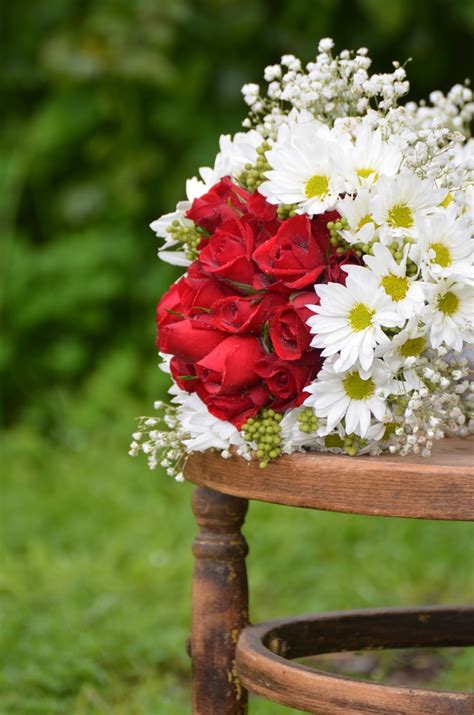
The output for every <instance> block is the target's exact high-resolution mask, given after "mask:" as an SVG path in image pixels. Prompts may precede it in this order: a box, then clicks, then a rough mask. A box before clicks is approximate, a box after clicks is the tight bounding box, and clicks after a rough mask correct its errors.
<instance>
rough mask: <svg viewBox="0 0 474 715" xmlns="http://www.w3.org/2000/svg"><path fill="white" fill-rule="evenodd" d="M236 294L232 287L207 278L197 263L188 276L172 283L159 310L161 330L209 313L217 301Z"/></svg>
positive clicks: (159, 304)
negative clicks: (169, 324)
mask: <svg viewBox="0 0 474 715" xmlns="http://www.w3.org/2000/svg"><path fill="white" fill-rule="evenodd" d="M234 293H235V291H234V289H233V288H231V286H228V285H226V284H225V283H221V281H218V280H217V279H216V278H214V277H213V276H210V275H207V274H206V273H204V271H203V270H202V268H201V266H200V265H199V263H198V262H194V263H193V264H192V265H191V266H190V267H189V269H188V273H187V275H185V276H183V277H182V278H180V279H179V280H178V281H177V282H176V283H173V285H172V286H171V288H170V289H169V290H168V291H166V293H165V294H164V295H163V297H162V298H161V300H160V302H159V303H158V307H157V310H156V320H157V324H158V327H159V328H160V327H163V326H164V325H167V324H168V323H175V322H176V321H177V320H182V319H183V318H187V317H189V316H190V315H193V314H194V315H197V314H199V313H202V312H203V310H202V309H203V308H207V309H210V308H211V307H212V306H213V305H214V304H215V303H216V301H218V300H220V299H221V298H225V297H226V296H228V295H233V294H234Z"/></svg>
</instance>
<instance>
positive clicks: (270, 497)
mask: <svg viewBox="0 0 474 715" xmlns="http://www.w3.org/2000/svg"><path fill="white" fill-rule="evenodd" d="M185 476H186V479H188V480H189V481H191V482H193V483H194V484H198V485H199V486H203V487H209V488H210V489H213V490H215V491H218V492H223V493H224V494H231V495H233V496H239V497H243V498H246V499H257V500H260V501H265V502H272V503H275V504H286V505H290V506H298V507H306V508H308V509H322V510H325V511H336V512H350V513H353V514H371V515H376V516H401V517H409V518H418V519H445V520H455V521H460V520H466V521H470V520H474V439H473V438H472V437H467V438H464V439H462V438H452V439H445V440H441V441H440V442H438V443H437V444H436V445H435V448H434V450H433V454H432V456H431V457H430V458H428V459H425V458H423V457H414V456H409V457H399V456H393V455H384V456H381V457H369V456H367V457H346V456H343V455H335V454H328V453H315V452H308V453H300V452H297V453H294V454H292V455H287V456H284V457H281V458H280V459H277V460H275V462H272V463H270V464H269V466H268V467H267V469H260V468H259V467H258V464H257V463H256V462H253V461H252V462H246V461H245V460H243V459H242V458H241V457H237V456H232V457H231V458H230V459H228V460H223V458H222V457H221V456H220V455H219V454H218V453H216V452H196V453H194V454H192V455H191V457H190V458H189V459H188V462H187V464H186V469H185Z"/></svg>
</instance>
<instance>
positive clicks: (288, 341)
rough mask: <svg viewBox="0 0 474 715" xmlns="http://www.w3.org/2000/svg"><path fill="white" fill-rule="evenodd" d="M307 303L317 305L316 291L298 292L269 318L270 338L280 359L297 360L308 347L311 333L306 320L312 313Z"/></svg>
mask: <svg viewBox="0 0 474 715" xmlns="http://www.w3.org/2000/svg"><path fill="white" fill-rule="evenodd" d="M307 305H319V297H318V296H317V295H316V293H311V292H309V291H307V292H305V293H298V295H296V296H295V297H294V298H293V299H292V300H291V301H290V302H289V303H287V304H286V305H283V306H282V307H281V308H278V309H277V310H276V311H275V312H274V313H273V315H272V316H271V318H270V339H271V341H272V345H273V347H274V348H275V352H276V354H277V355H278V357H280V358H282V360H299V358H300V357H301V355H302V354H303V353H304V352H305V351H306V350H308V348H309V345H310V342H311V334H310V331H309V326H308V325H307V324H306V321H307V320H308V318H309V317H310V316H311V315H313V313H312V312H311V310H309V308H307V307H306V306H307Z"/></svg>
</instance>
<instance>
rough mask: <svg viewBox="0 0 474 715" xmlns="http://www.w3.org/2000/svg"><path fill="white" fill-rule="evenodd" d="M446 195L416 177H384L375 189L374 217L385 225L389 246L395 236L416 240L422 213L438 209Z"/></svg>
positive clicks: (410, 175) (425, 180) (372, 206)
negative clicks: (413, 237) (414, 238)
mask: <svg viewBox="0 0 474 715" xmlns="http://www.w3.org/2000/svg"><path fill="white" fill-rule="evenodd" d="M445 193H446V191H443V190H442V189H437V188H436V186H435V185H434V182H433V181H431V180H428V179H418V178H417V177H416V176H415V175H414V174H399V175H398V176H382V177H380V179H379V181H377V183H376V184H375V186H374V187H373V195H372V197H371V199H370V209H371V210H370V213H371V215H372V216H373V217H374V220H375V221H376V223H378V224H380V225H382V224H384V228H385V229H386V230H385V231H384V235H385V242H388V243H390V242H391V241H392V238H393V236H415V235H416V218H417V216H418V214H419V212H420V211H426V210H427V209H430V208H431V209H432V208H434V207H436V206H438V204H439V203H440V202H441V201H442V200H443V197H444V195H445Z"/></svg>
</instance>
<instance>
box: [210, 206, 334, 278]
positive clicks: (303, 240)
mask: <svg viewBox="0 0 474 715" xmlns="http://www.w3.org/2000/svg"><path fill="white" fill-rule="evenodd" d="M326 231H327V229H326ZM204 250H206V249H204ZM253 258H254V260H255V261H256V263H257V264H258V266H259V268H260V269H261V270H262V271H263V272H264V273H266V274H268V275H270V276H272V278H273V279H274V280H275V281H281V282H282V283H283V285H284V286H286V287H287V288H290V289H292V290H299V289H301V288H305V287H307V286H309V285H311V284H313V283H315V281H316V280H317V279H318V278H319V276H320V275H321V273H322V272H323V271H324V269H325V267H326V260H325V257H324V254H323V251H322V250H321V248H320V246H319V244H318V240H317V238H316V237H315V235H314V234H313V231H312V226H311V221H310V219H309V218H308V217H307V216H293V217H292V218H289V219H287V220H286V221H284V222H283V223H282V224H281V227H280V229H279V231H278V232H277V234H276V235H275V236H274V237H273V238H270V239H269V240H268V241H265V243H263V244H262V245H261V246H259V247H258V248H257V249H256V250H255V252H254V254H253Z"/></svg>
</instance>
